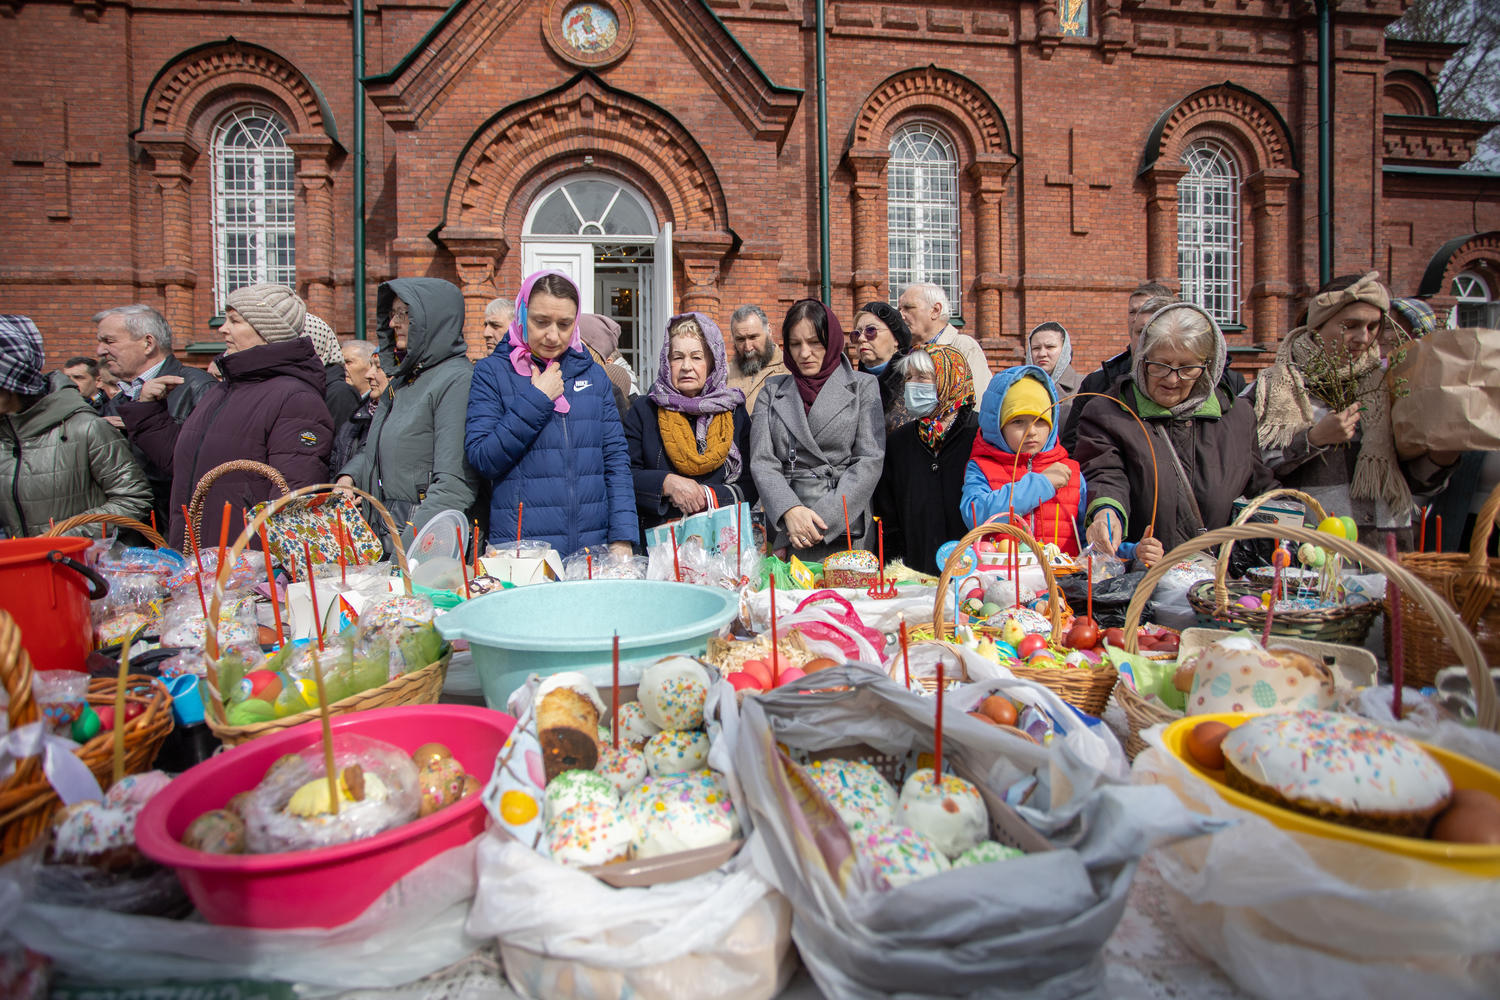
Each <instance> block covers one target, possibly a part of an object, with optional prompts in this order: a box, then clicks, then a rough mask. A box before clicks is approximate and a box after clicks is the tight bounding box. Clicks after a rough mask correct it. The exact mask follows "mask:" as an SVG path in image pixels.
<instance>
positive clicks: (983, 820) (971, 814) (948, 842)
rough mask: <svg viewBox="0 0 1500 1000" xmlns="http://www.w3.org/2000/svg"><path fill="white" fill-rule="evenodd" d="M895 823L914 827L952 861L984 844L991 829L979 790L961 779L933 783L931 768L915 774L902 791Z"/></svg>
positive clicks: (949, 778)
mask: <svg viewBox="0 0 1500 1000" xmlns="http://www.w3.org/2000/svg"><path fill="white" fill-rule="evenodd" d="M896 822H898V823H901V824H903V825H905V826H909V827H911V828H912V829H913V830H915V831H916V832H918V833H920V834H923V835H924V836H926V837H927V838H928V839H930V840H931V841H932V842H933V843H934V844H936V845H937V848H938V850H940V851H942V852H943V854H944V855H946V856H947V857H950V858H956V857H958V856H959V855H960V854H962V853H963V852H964V851H967V850H968V849H969V848H971V847H973V846H974V845H975V844H978V843H979V842H980V841H982V840H984V839H985V837H986V835H987V834H988V833H989V829H990V817H989V812H988V811H987V810H986V809H985V808H984V800H983V799H981V798H980V797H979V789H977V788H975V787H974V786H973V785H971V784H969V782H967V781H965V780H964V779H962V778H956V777H954V776H953V775H944V776H943V783H942V786H941V787H939V786H937V785H935V784H934V783H933V780H932V768H930V767H924V768H922V769H921V770H919V771H915V772H913V773H912V775H911V777H909V778H907V779H906V784H905V785H903V786H902V788H901V799H900V802H899V803H898V804H897V807H896Z"/></svg>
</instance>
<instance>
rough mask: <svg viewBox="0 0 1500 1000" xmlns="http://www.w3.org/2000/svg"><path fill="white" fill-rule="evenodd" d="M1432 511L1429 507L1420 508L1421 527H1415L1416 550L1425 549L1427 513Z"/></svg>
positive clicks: (1422, 550) (1423, 550)
mask: <svg viewBox="0 0 1500 1000" xmlns="http://www.w3.org/2000/svg"><path fill="white" fill-rule="evenodd" d="M1431 512H1432V508H1431V507H1423V508H1422V527H1421V528H1419V529H1417V551H1418V552H1426V551H1427V515H1428V514H1429V513H1431Z"/></svg>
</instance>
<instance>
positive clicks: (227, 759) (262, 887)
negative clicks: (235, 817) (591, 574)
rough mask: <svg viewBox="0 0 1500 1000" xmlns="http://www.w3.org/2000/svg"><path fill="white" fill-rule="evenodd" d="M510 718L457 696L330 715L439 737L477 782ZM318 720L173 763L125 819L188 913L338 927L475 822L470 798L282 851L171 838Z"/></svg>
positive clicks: (394, 737)
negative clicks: (187, 904)
mask: <svg viewBox="0 0 1500 1000" xmlns="http://www.w3.org/2000/svg"><path fill="white" fill-rule="evenodd" d="M515 724H516V720H515V719H514V718H513V717H511V716H509V715H506V714H505V713H503V712H494V711H491V710H490V709H487V708H474V707H470V706H467V705H410V706H403V707H401V708H377V709H372V710H370V711H368V712H355V713H353V714H351V715H341V716H338V717H337V718H335V719H334V720H333V729H334V732H336V733H358V734H360V735H361V736H368V737H371V738H373V739H377V740H384V741H385V742H387V743H390V744H393V745H395V746H398V747H400V748H401V749H403V750H405V751H406V752H407V753H411V752H412V751H414V750H416V749H417V748H418V747H420V746H421V745H422V744H423V743H442V744H444V745H445V746H447V747H448V749H449V750H451V751H453V756H454V758H455V759H456V760H458V762H459V763H461V764H463V766H464V770H466V771H468V772H469V773H470V774H472V775H473V776H474V777H476V778H478V779H479V781H480V783H481V785H482V784H484V783H485V782H488V781H489V779H490V773H491V772H492V771H493V770H494V767H495V758H496V757H497V756H498V755H499V753H500V748H501V747H502V746H504V745H505V740H506V738H507V737H508V736H509V735H510V731H511V729H512V728H513V727H514V726H515ZM320 738H321V726H320V724H319V723H317V722H308V723H305V724H303V725H300V726H297V727H295V728H293V729H288V730H287V731H285V732H282V733H276V734H274V735H270V736H262V737H260V738H258V739H254V740H251V741H250V742H249V743H244V744H241V745H240V746H238V747H235V748H234V749H232V750H227V751H225V752H224V753H222V754H220V755H219V756H217V757H214V758H212V759H210V760H207V761H204V762H203V763H202V764H199V765H198V766H196V767H193V768H191V769H189V770H187V771H184V772H183V773H182V774H181V775H179V776H178V777H177V779H176V780H175V781H173V782H172V783H171V784H170V785H168V786H167V787H166V788H165V789H164V790H162V792H161V793H160V794H158V795H157V796H156V798H154V799H152V800H151V801H150V802H149V803H148V804H147V805H146V808H145V809H143V810H141V815H140V818H139V819H137V820H136V824H135V836H136V842H137V843H138V844H139V846H140V849H141V852H142V853H143V854H145V855H146V856H147V857H148V858H151V859H152V860H153V861H156V862H157V863H158V864H162V865H165V866H167V867H169V868H175V869H176V870H177V877H178V879H179V880H180V881H181V882H182V887H183V888H184V889H185V890H187V894H188V896H190V897H191V898H192V900H193V902H194V904H196V905H197V907H198V912H200V913H202V914H203V916H204V918H205V919H206V920H208V921H210V922H212V923H215V924H229V925H233V926H238V927H266V928H272V927H337V926H338V925H340V924H345V923H348V922H349V921H350V920H353V919H354V918H355V917H357V916H359V915H360V914H361V913H363V912H364V911H365V909H366V908H367V907H368V906H369V905H370V904H371V903H372V902H374V901H375V900H376V899H378V898H379V897H380V895H381V894H382V893H384V892H385V891H386V890H387V889H389V888H390V887H391V885H392V884H394V883H395V882H396V880H397V879H399V878H401V876H403V875H405V874H406V873H407V872H409V871H411V870H412V869H413V868H416V867H417V866H418V865H420V864H421V863H422V862H424V861H426V860H427V859H428V858H430V857H433V856H434V855H436V854H440V853H441V852H443V851H445V850H447V849H448V848H450V847H457V846H458V845H460V844H465V843H468V842H469V841H470V840H472V839H474V838H475V837H477V836H478V835H479V834H480V833H482V832H483V831H484V823H485V811H484V804H483V803H482V802H481V801H480V796H478V795H471V796H470V797H469V798H467V799H464V800H463V801H462V802H459V803H457V804H456V805H451V806H449V807H448V808H446V809H440V810H438V811H437V812H435V813H433V814H432V815H431V816H427V817H424V818H422V819H418V820H415V821H413V822H411V823H407V824H406V825H405V826H398V827H396V828H395V829H393V830H387V831H385V832H384V833H381V834H377V835H376V836H374V837H370V838H368V839H365V840H359V841H355V842H354V843H351V844H340V845H338V846H337V847H320V848H317V849H315V850H310V851H288V852H285V853H282V854H227V855H226V854H208V853H205V852H203V851H197V850H193V849H192V848H190V847H185V846H183V844H182V842H181V841H182V834H183V833H184V832H185V831H186V830H187V828H188V825H189V824H190V823H192V821H193V820H194V819H196V818H197V817H198V816H200V815H202V814H203V813H205V812H207V811H209V810H210V809H222V808H224V806H225V804H226V803H228V801H229V800H230V799H231V798H233V797H234V796H235V795H237V794H239V793H240V792H244V791H248V790H250V789H251V788H253V787H254V786H255V785H256V784H257V783H259V781H260V780H261V778H262V777H264V776H265V773H266V769H267V768H269V767H270V766H271V764H272V763H273V762H275V761H276V759H277V758H278V757H281V756H282V755H283V754H288V753H295V752H296V751H299V750H302V749H303V748H305V747H308V746H312V745H314V744H316V743H317V742H318V741H319V739H320Z"/></svg>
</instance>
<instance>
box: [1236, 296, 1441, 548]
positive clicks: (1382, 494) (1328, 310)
mask: <svg viewBox="0 0 1500 1000" xmlns="http://www.w3.org/2000/svg"><path fill="white" fill-rule="evenodd" d="M1389 311H1390V293H1389V292H1387V291H1386V288H1385V286H1384V285H1382V284H1381V283H1380V281H1379V280H1378V274H1377V272H1375V271H1371V272H1369V273H1368V274H1365V275H1361V276H1355V275H1348V276H1345V277H1341V278H1335V279H1333V280H1332V281H1330V282H1329V283H1328V284H1327V285H1324V286H1323V287H1322V288H1321V289H1319V290H1318V292H1317V294H1315V295H1314V296H1313V298H1312V301H1311V302H1310V303H1309V304H1308V308H1307V321H1306V324H1305V325H1303V326H1299V327H1297V328H1296V329H1295V330H1293V331H1292V332H1291V333H1289V334H1287V335H1286V337H1285V338H1284V339H1283V340H1282V342H1281V346H1280V348H1279V349H1278V350H1277V352H1276V361H1275V363H1274V364H1273V365H1272V366H1271V367H1270V368H1268V369H1266V371H1264V372H1263V373H1261V375H1260V377H1259V378H1257V379H1256V380H1255V386H1254V389H1253V390H1252V391H1253V394H1254V399H1255V415H1256V423H1257V435H1258V437H1259V440H1260V448H1261V455H1262V457H1263V458H1264V460H1265V462H1266V464H1267V465H1268V466H1270V468H1271V471H1272V472H1273V473H1275V475H1276V478H1277V479H1278V480H1280V481H1281V484H1282V485H1283V486H1289V487H1292V488H1295V489H1299V490H1302V491H1303V492H1304V493H1307V494H1309V495H1310V496H1312V497H1314V498H1315V499H1316V500H1317V501H1318V502H1319V503H1320V504H1322V505H1323V508H1324V509H1325V510H1327V511H1328V512H1329V513H1330V514H1333V515H1335V516H1342V515H1348V516H1350V517H1353V518H1354V522H1355V524H1356V525H1358V527H1359V532H1360V536H1361V539H1360V540H1361V541H1366V542H1368V543H1369V544H1371V545H1372V546H1378V545H1379V543H1378V542H1377V540H1376V539H1374V538H1373V537H1367V533H1370V532H1373V531H1374V530H1376V529H1380V530H1382V531H1395V532H1397V541H1398V543H1399V544H1400V545H1401V547H1402V548H1410V546H1411V523H1412V522H1411V517H1412V508H1413V505H1414V504H1415V502H1416V501H1415V500H1414V498H1413V495H1414V494H1417V495H1423V494H1431V493H1434V492H1436V491H1437V490H1439V489H1441V488H1442V485H1443V483H1444V482H1445V481H1446V480H1447V478H1448V474H1449V473H1450V472H1451V471H1452V466H1453V465H1454V463H1456V462H1457V460H1458V455H1457V453H1454V454H1447V453H1439V452H1433V453H1431V454H1428V455H1421V454H1418V455H1404V456H1403V455H1398V454H1397V453H1396V446H1395V441H1394V438H1393V436H1392V434H1391V385H1390V382H1389V380H1388V377H1387V373H1386V364H1387V361H1386V359H1385V358H1384V357H1383V347H1384V345H1385V342H1386V341H1387V336H1388V334H1389V332H1390V330H1391V328H1390V326H1389V325H1388V318H1387V317H1388V313H1389Z"/></svg>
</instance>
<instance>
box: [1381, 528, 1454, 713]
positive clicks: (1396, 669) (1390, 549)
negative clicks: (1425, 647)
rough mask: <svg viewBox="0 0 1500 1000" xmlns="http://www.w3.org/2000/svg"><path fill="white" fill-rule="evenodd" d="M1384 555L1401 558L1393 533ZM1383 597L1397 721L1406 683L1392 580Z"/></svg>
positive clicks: (1397, 600) (1398, 599) (1398, 607)
mask: <svg viewBox="0 0 1500 1000" xmlns="http://www.w3.org/2000/svg"><path fill="white" fill-rule="evenodd" d="M1438 523H1439V524H1441V523H1442V518H1441V517H1439V518H1438ZM1439 551H1441V550H1439ZM1385 554H1386V555H1387V556H1389V557H1390V559H1391V561H1392V562H1396V561H1397V560H1399V559H1400V558H1401V557H1400V555H1399V554H1398V553H1397V552H1396V533H1395V532H1394V531H1390V532H1386V536H1385ZM1385 597H1386V601H1387V602H1389V604H1390V609H1391V686H1392V687H1393V688H1394V689H1395V692H1394V694H1393V695H1392V699H1393V700H1392V702H1391V714H1392V715H1394V716H1395V717H1396V718H1397V719H1399V718H1401V689H1402V687H1403V686H1404V685H1405V683H1406V652H1405V650H1403V649H1402V647H1401V592H1400V591H1399V590H1397V589H1396V583H1395V581H1394V580H1387V581H1386V584H1385Z"/></svg>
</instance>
